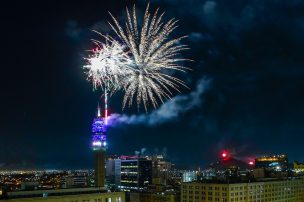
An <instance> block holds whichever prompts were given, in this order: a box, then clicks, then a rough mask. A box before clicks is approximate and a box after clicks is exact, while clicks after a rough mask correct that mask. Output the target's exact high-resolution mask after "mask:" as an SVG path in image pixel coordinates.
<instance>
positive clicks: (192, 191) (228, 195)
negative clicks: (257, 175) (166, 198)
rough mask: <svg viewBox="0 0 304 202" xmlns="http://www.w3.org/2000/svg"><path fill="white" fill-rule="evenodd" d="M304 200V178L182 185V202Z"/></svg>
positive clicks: (301, 201)
mask: <svg viewBox="0 0 304 202" xmlns="http://www.w3.org/2000/svg"><path fill="white" fill-rule="evenodd" d="M216 201H222V202H236V201H237V202H270V201H273V202H275V201H286V202H287V201H288V202H303V201H304V178H292V179H288V180H273V181H263V182H252V183H234V184H227V183H226V184H224V183H222V184H220V183H203V182H191V183H182V185H181V202H216Z"/></svg>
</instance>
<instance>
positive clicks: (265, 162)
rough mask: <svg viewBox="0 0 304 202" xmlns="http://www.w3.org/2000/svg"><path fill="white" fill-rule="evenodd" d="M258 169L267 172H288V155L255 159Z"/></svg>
mask: <svg viewBox="0 0 304 202" xmlns="http://www.w3.org/2000/svg"><path fill="white" fill-rule="evenodd" d="M255 167H256V168H264V169H266V171H286V170H287V169H288V158H287V155H275V156H262V157H259V158H256V159H255Z"/></svg>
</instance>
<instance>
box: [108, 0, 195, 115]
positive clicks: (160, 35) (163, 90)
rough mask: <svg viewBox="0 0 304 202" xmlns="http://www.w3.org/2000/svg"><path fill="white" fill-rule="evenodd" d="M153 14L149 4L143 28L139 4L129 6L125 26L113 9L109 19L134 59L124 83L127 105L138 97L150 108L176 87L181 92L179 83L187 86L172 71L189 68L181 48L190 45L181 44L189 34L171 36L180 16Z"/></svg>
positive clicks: (122, 82)
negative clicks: (150, 104)
mask: <svg viewBox="0 0 304 202" xmlns="http://www.w3.org/2000/svg"><path fill="white" fill-rule="evenodd" d="M158 12H159V9H157V10H156V11H155V13H154V14H153V15H151V13H149V4H148V5H147V8H146V11H145V14H144V19H143V24H142V26H141V29H140V28H139V27H138V24H137V17H136V12H135V6H134V7H133V11H132V13H130V11H129V9H128V8H127V9H126V13H127V21H126V23H125V26H124V27H123V26H121V25H120V24H119V22H118V21H117V19H116V18H115V17H114V16H113V15H112V14H111V13H110V15H111V17H112V19H113V23H109V24H110V26H111V27H112V29H113V30H114V31H115V33H116V35H117V36H118V37H119V38H120V40H121V41H122V42H123V43H124V44H125V45H126V46H127V48H128V51H129V56H130V58H131V59H132V63H131V64H130V65H129V66H128V71H127V72H125V73H127V76H126V77H123V81H121V82H120V83H121V85H122V86H123V89H124V91H125V95H124V98H123V108H124V107H125V106H126V105H128V106H131V105H132V103H133V99H134V97H136V102H137V105H138V107H139V105H140V104H141V103H143V105H144V108H145V110H147V106H148V103H149V102H151V103H152V105H153V107H154V108H156V107H157V106H158V102H159V101H161V102H163V100H164V98H165V99H169V98H171V96H172V92H171V91H172V89H173V90H176V91H178V92H179V89H178V88H179V86H180V85H182V86H186V85H185V83H184V81H182V80H181V79H179V78H177V77H175V76H172V75H171V73H172V72H171V71H168V70H177V71H185V70H187V69H189V68H187V67H185V66H183V65H182V63H183V62H184V61H186V60H188V59H184V58H181V57H179V56H180V52H181V51H183V50H186V49H188V47H187V46H186V45H182V44H180V41H181V39H183V38H185V37H186V36H182V37H178V38H173V39H169V35H170V34H171V33H172V32H173V31H174V30H175V29H176V28H177V27H178V26H177V20H175V19H171V20H169V21H167V22H164V21H163V20H162V19H163V16H164V13H161V14H160V15H159V14H158Z"/></svg>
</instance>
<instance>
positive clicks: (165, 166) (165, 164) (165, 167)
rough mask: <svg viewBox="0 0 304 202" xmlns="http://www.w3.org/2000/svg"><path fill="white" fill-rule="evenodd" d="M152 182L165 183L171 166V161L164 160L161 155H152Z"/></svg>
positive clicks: (156, 183) (155, 183)
mask: <svg viewBox="0 0 304 202" xmlns="http://www.w3.org/2000/svg"><path fill="white" fill-rule="evenodd" d="M151 159H152V167H153V168H152V169H153V171H152V173H153V178H152V183H153V184H154V185H158V184H161V185H167V184H168V179H169V172H170V171H171V168H172V163H171V162H169V161H166V160H165V159H164V157H163V156H162V155H154V156H152V158H151Z"/></svg>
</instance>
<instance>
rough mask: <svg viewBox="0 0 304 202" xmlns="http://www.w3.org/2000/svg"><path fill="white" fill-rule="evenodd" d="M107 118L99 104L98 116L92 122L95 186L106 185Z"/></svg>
mask: <svg viewBox="0 0 304 202" xmlns="http://www.w3.org/2000/svg"><path fill="white" fill-rule="evenodd" d="M104 120H105V118H103V117H101V113H100V107H99V106H98V112H97V117H96V118H94V120H93V124H92V149H93V152H94V158H95V159H94V160H95V186H96V187H104V186H105V153H106V148H107V141H106V140H107V136H106V126H105V121H104Z"/></svg>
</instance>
